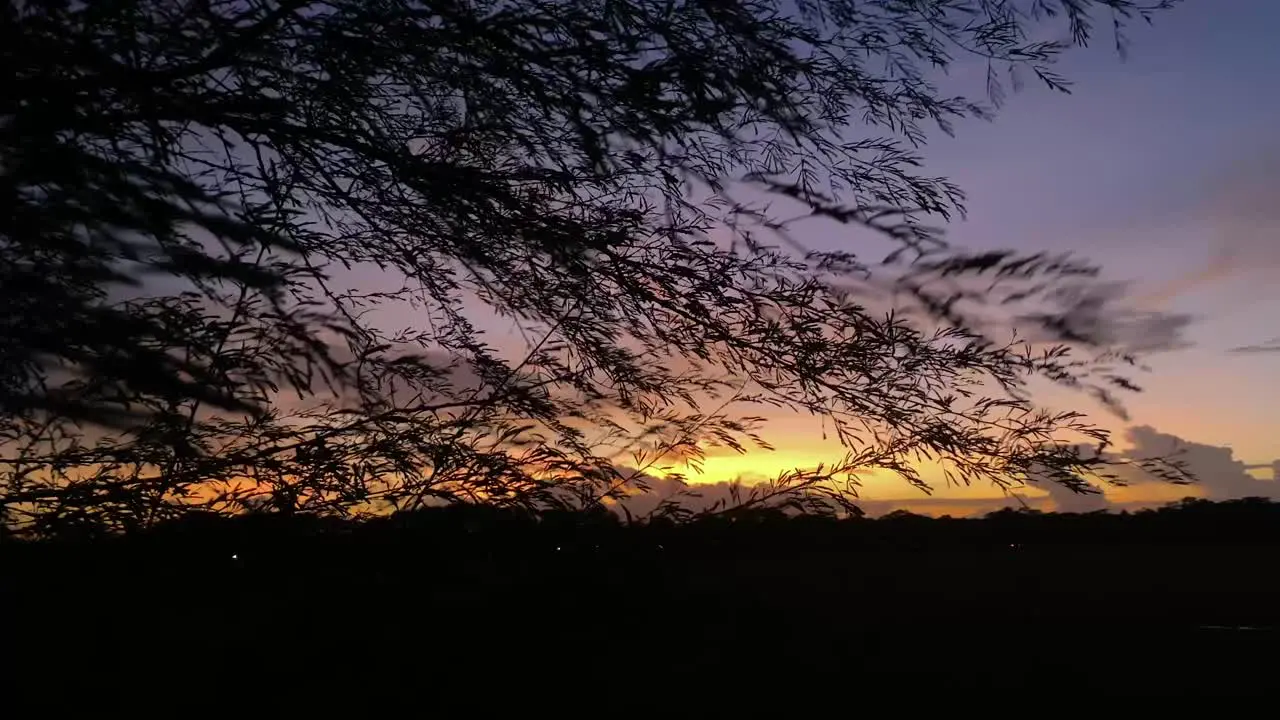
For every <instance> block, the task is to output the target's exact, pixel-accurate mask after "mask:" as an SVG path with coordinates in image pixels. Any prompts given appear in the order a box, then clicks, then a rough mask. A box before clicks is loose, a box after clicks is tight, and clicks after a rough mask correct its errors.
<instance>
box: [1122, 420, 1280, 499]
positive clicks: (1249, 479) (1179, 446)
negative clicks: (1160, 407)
mask: <svg viewBox="0 0 1280 720" xmlns="http://www.w3.org/2000/svg"><path fill="white" fill-rule="evenodd" d="M1126 437H1127V439H1128V441H1129V443H1130V444H1131V445H1132V447H1131V449H1130V450H1129V451H1127V452H1126V453H1125V455H1126V456H1128V457H1129V458H1133V459H1137V458H1146V457H1163V456H1174V457H1176V458H1177V459H1179V460H1180V461H1182V462H1183V463H1185V466H1186V469H1187V471H1188V472H1189V473H1191V475H1193V476H1194V477H1195V478H1196V481H1197V482H1196V484H1195V485H1194V486H1192V487H1194V488H1198V490H1199V494H1200V495H1203V496H1204V497H1205V498H1208V499H1210V500H1231V499H1235V498H1242V497H1267V498H1280V481H1277V480H1260V479H1258V478H1256V477H1254V476H1253V475H1250V474H1249V472H1248V470H1249V467H1250V466H1248V465H1246V464H1245V463H1244V462H1243V461H1241V460H1239V459H1237V458H1236V457H1235V455H1234V454H1233V452H1232V450H1231V448H1229V447H1221V446H1217V445H1206V444H1203V443H1197V442H1191V441H1188V440H1184V439H1182V438H1180V437H1178V436H1176V435H1170V434H1168V433H1162V432H1159V431H1158V430H1156V429H1155V428H1152V427H1150V426H1145V425H1143V426H1138V427H1133V428H1130V429H1129V431H1128V432H1127V434H1126ZM1277 469H1280V461H1278V462H1274V463H1272V470H1273V472H1274V471H1275V470H1277ZM1137 472H1138V471H1136V470H1134V471H1132V472H1130V473H1129V477H1127V478H1126V479H1130V480H1132V481H1133V482H1134V483H1135V484H1138V483H1142V482H1154V480H1152V479H1150V478H1144V477H1142V476H1140V475H1138V474H1137ZM1188 489H1189V490H1190V489H1191V488H1188Z"/></svg>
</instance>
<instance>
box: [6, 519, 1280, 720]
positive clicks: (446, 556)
mask: <svg viewBox="0 0 1280 720" xmlns="http://www.w3.org/2000/svg"><path fill="white" fill-rule="evenodd" d="M6 546H7V547H6V548H5V552H4V553H3V557H4V575H5V583H4V587H5V592H6V593H7V594H8V595H9V597H8V598H7V599H6V602H7V605H8V607H10V608H11V611H10V612H11V613H12V615H11V617H13V618H15V619H16V620H17V621H16V622H13V623H10V627H11V633H10V637H9V638H8V639H9V640H10V642H8V643H7V649H6V654H8V655H10V660H11V662H10V663H9V664H10V666H11V667H14V668H15V669H16V671H17V672H16V673H15V674H14V675H12V676H11V677H12V678H13V679H14V681H15V682H14V687H17V688H20V689H21V690H22V691H23V693H25V694H27V695H29V696H31V697H36V696H38V695H39V694H40V693H41V692H42V689H48V688H61V689H62V690H60V691H57V692H54V693H53V694H51V695H47V696H46V702H50V701H51V702H54V703H55V704H57V703H60V702H67V701H73V702H89V703H107V704H112V703H125V704H127V705H129V706H130V707H138V706H140V705H141V704H145V703H146V702H147V701H150V700H154V699H156V698H157V697H160V696H162V695H164V694H172V693H176V694H178V695H181V696H184V697H207V698H210V699H211V700H212V699H214V698H224V699H225V698H226V697H227V696H228V695H227V694H228V693H230V694H232V695H234V696H236V697H240V696H241V695H242V694H245V693H247V694H248V695H251V696H252V697H253V698H257V699H255V700H254V701H253V702H255V703H257V702H266V701H271V702H275V703H283V704H285V705H287V706H290V707H294V708H301V707H303V706H310V705H313V704H319V705H325V704H329V703H337V702H342V701H357V702H371V701H373V700H375V699H376V700H379V701H387V700H392V701H395V702H401V701H404V702H408V703H409V706H410V707H413V706H415V702H416V701H414V700H413V699H412V698H414V697H418V696H421V695H423V694H425V695H429V696H430V697H431V698H433V700H432V702H435V701H438V700H443V699H446V698H450V697H455V696H461V695H467V693H468V692H470V690H467V689H474V688H483V687H486V686H492V685H494V684H497V685H500V686H502V687H504V688H507V690H509V691H510V692H515V690H514V688H517V687H520V688H525V687H531V688H537V689H538V692H539V693H540V694H539V695H536V696H530V697H528V698H526V699H525V700H524V701H523V702H525V703H533V704H538V703H541V702H551V700H552V699H554V698H558V697H566V698H567V697H569V696H574V697H578V698H579V701H581V697H582V696H580V695H575V693H578V692H579V691H578V690H573V688H594V690H593V692H594V691H600V690H607V691H608V692H609V693H610V694H611V695H612V696H614V697H618V696H619V695H620V696H621V697H624V698H632V696H633V694H634V702H648V701H653V702H659V701H657V700H656V699H655V695H654V693H675V696H678V697H681V698H683V697H686V696H692V697H697V696H701V697H706V696H707V694H708V693H709V694H711V695H714V696H716V697H720V696H721V694H726V695H727V696H731V697H738V699H739V700H743V699H750V698H763V697H765V696H774V695H786V694H787V693H789V692H791V691H792V690H793V689H797V688H809V689H810V690H813V691H820V692H821V693H827V692H831V693H837V694H839V695H841V696H844V697H851V698H858V699H860V700H866V701H868V702H871V701H874V702H876V703H877V704H879V702H880V701H883V700H893V699H894V698H898V699H902V698H903V697H904V696H902V695H901V693H902V692H910V693H914V694H915V695H916V696H919V697H921V698H924V697H936V698H956V697H961V696H969V694H973V696H975V697H976V696H990V697H992V698H997V697H1009V696H1010V695H1016V696H1023V695H1029V696H1034V697H1037V698H1040V699H1046V698H1050V697H1054V696H1057V695H1060V694H1067V695H1074V696H1077V697H1079V698H1081V699H1088V698H1092V697H1097V696H1114V695H1142V696H1155V697H1168V696H1174V695H1188V694H1191V695H1195V694H1214V695H1226V696H1245V695H1256V694H1264V693H1267V692H1269V691H1270V688H1271V686H1272V684H1273V683H1272V681H1273V680H1274V673H1273V671H1272V669H1271V668H1272V667H1273V664H1272V663H1271V662H1270V661H1269V659H1268V658H1271V657H1274V656H1275V652H1276V651H1277V650H1280V632H1278V631H1277V630H1275V629H1274V628H1275V625H1277V624H1280V623H1277V622H1276V621H1277V620H1278V619H1280V618H1278V617H1277V616H1280V603H1278V602H1277V600H1280V579H1277V576H1276V574H1275V572H1274V565H1275V563H1274V559H1275V557H1276V554H1277V550H1280V504H1275V503H1270V502H1267V501H1265V500H1257V499H1253V500H1242V501H1236V502H1227V503H1208V502H1204V501H1184V502H1183V503H1180V504H1178V505H1175V506H1171V507H1169V508H1165V509H1162V510H1159V511H1144V512H1139V513H1136V514H1132V515H1106V514H1090V515H1065V514H1064V515H1055V514H1039V513H1031V512H1009V511H1003V512H999V513H995V514H993V515H990V516H988V517H987V518H985V519H980V520H978V519H974V520H955V519H946V518H944V519H938V520H931V519H928V518H923V517H919V516H911V515H904V514H896V515H893V516H890V517H887V518H883V519H879V520H867V519H858V520H848V521H834V520H823V519H817V518H804V517H802V518H793V519H786V518H783V517H780V516H777V515H772V516H770V515H756V516H749V515H739V516H737V517H736V518H722V519H718V520H710V521H704V522H699V523H693V524H689V525H683V526H677V525H660V524H654V525H651V526H645V527H626V526H623V525H621V524H618V523H617V522H615V521H612V520H611V519H609V518H608V517H605V516H570V515H565V516H548V517H544V518H542V519H541V520H537V521H535V520H534V519H532V518H529V517H525V516H517V515H511V514H504V513H499V512H495V511H488V510H484V509H476V508H471V509H464V508H454V509H447V510H435V511H427V512H421V513H414V514H402V515H400V516H396V517H391V518H387V519H383V520H379V521H376V522H369V523H366V524H362V525H354V524H342V523H335V522H330V521H319V520H311V519H306V518H301V517H295V518H287V517H281V516H258V517H245V518H241V519H237V520H225V519H221V520H209V521H207V522H206V521H202V520H200V519H199V518H196V519H189V520H187V521H184V522H182V523H178V524H172V525H168V526H165V527H162V528H159V529H157V530H155V531H152V532H149V533H145V534H140V535H137V536H134V537H129V538H116V539H110V540H101V539H99V540H97V541H92V542H89V541H78V540H66V541H61V542H45V543H41V544H20V543H14V542H9V543H6ZM769 678H772V679H769ZM788 678H789V679H788ZM726 683H728V684H729V685H726ZM743 685H745V686H748V687H750V688H751V692H750V693H748V694H747V695H743V696H738V695H736V694H735V692H736V691H734V692H730V690H729V688H730V687H737V686H743ZM67 688H76V692H73V693H72V692H67V691H66V689H67ZM507 690H504V691H503V692H507ZM582 692H585V690H583V691H582ZM806 692H808V690H806ZM566 693H567V694H566ZM21 694H22V693H20V695H21ZM467 696H468V697H472V698H474V697H475V696H474V695H467ZM665 697H669V695H668V696H665ZM496 699H497V697H496V696H495V697H493V698H490V700H496ZM727 701H728V700H726V702H727ZM556 702H570V701H569V700H556ZM628 702H631V700H628ZM570 704H572V702H570ZM659 704H661V703H660V702H659ZM419 709H422V708H421V706H419Z"/></svg>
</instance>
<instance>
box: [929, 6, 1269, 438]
mask: <svg viewBox="0 0 1280 720" xmlns="http://www.w3.org/2000/svg"><path fill="white" fill-rule="evenodd" d="M1278 31H1280V2H1276V1H1275V0H1188V2H1187V3H1186V4H1185V5H1183V6H1182V7H1179V8H1177V9H1175V10H1173V11H1171V12H1168V13H1165V14H1163V15H1160V16H1158V18H1157V20H1156V23H1155V25H1154V26H1152V27H1146V26H1134V27H1133V28H1132V30H1131V32H1130V39H1131V41H1132V47H1131V52H1130V57H1129V59H1128V60H1127V61H1121V60H1120V59H1119V58H1117V57H1116V55H1115V53H1114V52H1113V50H1112V47H1111V45H1110V39H1109V38H1108V37H1100V38H1099V42H1096V43H1095V45H1096V47H1092V48H1089V49H1087V50H1084V51H1078V52H1075V53H1074V54H1072V55H1071V56H1069V57H1068V58H1066V59H1065V60H1064V61H1063V64H1062V70H1063V72H1064V74H1065V75H1066V76H1067V77H1068V78H1070V79H1071V80H1073V81H1074V82H1075V87H1074V92H1073V93H1072V94H1071V95H1062V94H1059V93H1053V92H1050V91H1048V90H1046V89H1043V88H1042V87H1039V86H1034V85H1032V84H1031V83H1028V84H1027V86H1026V88H1025V89H1024V90H1023V91H1022V92H1021V93H1018V94H1011V95H1010V97H1009V99H1008V102H1007V104H1006V106H1005V107H1004V108H1003V109H1002V111H1001V112H1000V114H999V116H998V117H997V118H996V120H995V122H993V123H990V124H988V123H984V122H981V121H973V122H967V123H964V124H962V125H960V127H959V128H958V132H957V137H956V138H955V139H951V138H947V137H945V136H942V137H939V138H937V139H936V140H934V141H932V142H931V144H930V146H929V147H928V148H927V150H926V158H927V160H928V161H929V166H928V169H929V171H930V172H931V173H937V174H942V175H947V176H950V177H951V178H953V179H954V180H956V181H957V182H958V183H959V184H960V185H961V187H963V188H965V190H966V191H967V192H968V194H969V198H970V199H969V209H970V216H969V218H968V220H967V221H964V222H960V223H957V224H955V225H953V226H952V227H951V228H950V230H949V234H950V237H951V239H952V240H953V241H954V242H957V243H959V244H962V245H966V246H980V247H1018V248H1025V249H1041V248H1048V249H1059V250H1067V249H1069V250H1072V251H1077V252H1079V253H1080V254H1082V255H1084V256H1086V257H1088V258H1090V259H1093V260H1097V261H1099V262H1101V263H1103V264H1104V265H1105V267H1106V268H1107V270H1108V274H1110V275H1114V276H1116V277H1117V278H1129V279H1134V280H1137V281H1140V283H1141V286H1140V287H1141V292H1140V293H1139V295H1145V297H1146V298H1148V300H1149V301H1150V302H1151V303H1152V304H1153V305H1154V306H1160V307H1163V308H1166V309H1173V310H1179V311H1183V312H1190V313H1194V314H1196V315H1198V316H1200V318H1201V319H1200V321H1199V322H1198V324H1197V325H1196V326H1195V328H1194V330H1193V331H1192V339H1193V340H1195V341H1196V342H1197V343H1198V346H1197V347H1196V348H1195V349H1192V350H1187V351H1179V352H1174V353H1169V354H1166V355H1162V356H1159V357H1155V358H1153V359H1152V367H1153V370H1154V372H1153V373H1152V374H1151V375H1149V376H1145V377H1143V378H1141V380H1145V383H1144V384H1145V386H1146V388H1147V392H1146V393H1145V394H1144V395H1143V396H1140V397H1138V398H1135V399H1134V400H1133V401H1132V402H1131V403H1130V406H1131V409H1132V410H1133V414H1134V417H1133V421H1134V423H1135V424H1147V425H1151V426H1154V427H1156V428H1157V429H1159V430H1160V431H1162V432H1165V433H1171V434H1174V435H1177V436H1180V437H1183V438H1186V439H1188V440H1194V441H1197V442H1202V443H1210V444H1213V445H1224V446H1227V445H1229V446H1231V447H1232V448H1233V449H1234V450H1235V454H1236V456H1237V457H1239V458H1242V459H1244V460H1246V461H1247V462H1250V463H1255V462H1265V461H1270V460H1271V459H1272V458H1274V457H1276V456H1280V447H1277V446H1276V440H1277V439H1280V432H1277V431H1278V430H1280V414H1278V413H1277V408H1278V407H1280V384H1277V383H1275V382H1274V381H1275V379H1276V376H1277V373H1278V372H1280V353H1274V354H1252V355H1240V354H1230V353H1228V352H1227V351H1228V349H1229V348H1232V347H1234V346H1238V345H1243V344H1249V343H1259V342H1264V341H1266V340H1268V339H1271V338H1274V337H1276V336H1280V287H1277V286H1276V285H1275V284H1273V283H1271V282H1270V280H1271V278H1272V276H1273V274H1274V273H1275V272H1276V270H1277V269H1280V138H1276V137H1275V135H1276V133H1275V131H1276V129H1280V92H1277V91H1276V90H1275V88H1276V87H1278V86H1280V84H1278V83H1277V80H1276V78H1277V77H1280V46H1277V45H1276V40H1275V38H1276V34H1277V32H1278ZM984 72H985V66H980V65H963V64H962V65H961V66H959V67H957V68H955V69H954V70H953V71H952V73H951V77H952V79H954V80H956V81H957V82H958V83H960V82H963V85H961V87H964V88H965V90H966V91H969V92H972V91H973V89H981V77H982V74H983V73H984ZM967 76H972V78H973V80H974V82H970V81H968V80H969V77H967ZM1117 429H1118V426H1117Z"/></svg>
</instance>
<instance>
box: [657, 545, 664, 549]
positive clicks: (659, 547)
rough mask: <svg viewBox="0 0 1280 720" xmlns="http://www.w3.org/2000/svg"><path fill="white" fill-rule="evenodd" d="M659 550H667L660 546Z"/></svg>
mask: <svg viewBox="0 0 1280 720" xmlns="http://www.w3.org/2000/svg"><path fill="white" fill-rule="evenodd" d="M658 549H659V550H665V549H666V548H664V547H662V546H661V545H659V546H658Z"/></svg>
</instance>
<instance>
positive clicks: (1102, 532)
mask: <svg viewBox="0 0 1280 720" xmlns="http://www.w3.org/2000/svg"><path fill="white" fill-rule="evenodd" d="M1097 543H1101V544H1107V545H1112V544H1139V545H1145V544H1152V543H1154V544H1166V543H1178V544H1182V543H1189V544H1195V545H1217V544H1238V543H1248V544H1256V543H1263V544H1280V503H1278V502H1275V501H1273V500H1270V499H1267V498H1243V499H1239V500H1230V501H1218V502H1214V501H1209V500H1203V499H1197V498H1187V499H1185V500H1182V501H1179V502H1176V503H1173V504H1170V505H1166V506H1163V507H1159V508H1150V509H1142V510H1137V511H1134V512H1129V511H1123V512H1105V511H1097V512H1090V513H1053V512H1042V511H1038V510H1033V509H1002V510H999V511H996V512H992V513H989V514H987V515H985V516H981V517H969V518H953V517H950V516H942V517H930V516H927V515H917V514H914V513H911V512H908V511H904V510H899V511H895V512H892V513H889V514H887V515H884V516H881V517H878V518H870V517H856V518H833V517H822V516H814V515H796V514H790V513H787V512H785V511H782V510H777V509H763V510H741V511H735V512H732V513H726V514H720V515H711V516H707V517H704V518H700V519H697V520H693V521H688V522H680V523H676V522H669V521H665V520H663V519H657V520H653V521H650V522H645V523H628V522H624V521H623V520H621V519H620V518H619V517H618V516H617V515H615V514H613V513H610V512H608V511H604V510H601V511H599V512H590V513H577V512H547V513H536V514H535V513H530V512H521V511H512V510H505V509H500V508H493V507H485V506H478V505H455V506H450V507H443V508H433V509H427V510H419V511H413V512H402V513H398V514H394V515H389V516H386V517H379V518H373V519H363V520H344V519H338V518H327V517H316V516H307V515H282V514H273V513H263V514H247V515H243V516H239V517H225V516H216V515H212V514H209V515H204V514H197V515H192V516H189V517H187V518H184V519H182V520H179V521H174V522H169V523H165V524H161V525H158V526H156V527H154V528H152V529H150V530H146V531H140V532H137V533H134V534H132V535H129V536H125V537H118V536H105V535H96V534H92V533H89V534H84V533H83V530H81V531H80V532H77V533H74V534H68V535H66V536H65V537H60V538H55V539H53V540H45V541H40V542H28V541H16V540H10V541H8V542H6V543H5V544H6V545H9V546H10V549H11V550H17V549H18V548H20V547H26V548H28V549H29V550H31V551H36V552H41V551H50V552H59V551H68V552H71V553H80V552H83V551H86V550H87V549H88V548H92V552H95V553H107V554H112V553H117V552H123V553H126V554H128V553H131V552H133V551H149V550H155V551H163V552H169V551H177V552H187V551H196V550H198V549H203V550H207V551H210V552H219V553H224V554H225V552H226V551H228V550H234V549H238V550H239V552H241V553H249V552H253V551H255V550H256V551H258V552H263V551H271V550H272V549H281V550H282V549H285V548H293V549H298V548H301V547H303V546H306V547H309V548H313V549H315V550H323V549H326V548H327V549H339V548H346V549H362V550H368V551H379V552H391V551H392V549H393V548H394V551H395V552H399V551H410V552H421V551H437V550H444V551H450V552H460V551H481V552H486V553H502V554H534V555H539V554H547V553H555V554H559V555H578V554H582V553H594V552H602V551H606V550H609V551H613V550H623V549H631V550H642V551H654V552H670V551H678V550H680V549H681V548H689V547H697V546H707V545H710V546H727V547H729V546H733V547H741V548H742V549H763V548H764V547H769V548H775V549H777V548H780V547H784V546H787V547H792V546H810V547H823V548H827V549H836V548H840V547H847V548H848V549H867V548H874V547H885V548H886V549H887V548H894V549H911V548H921V549H924V548H929V547H933V546H945V547H957V546H963V547H973V548H983V547H995V548H1012V549H1019V548H1030V547H1033V546H1047V545H1052V546H1057V545H1064V544H1065V545H1081V544H1083V545H1091V544H1097Z"/></svg>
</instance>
